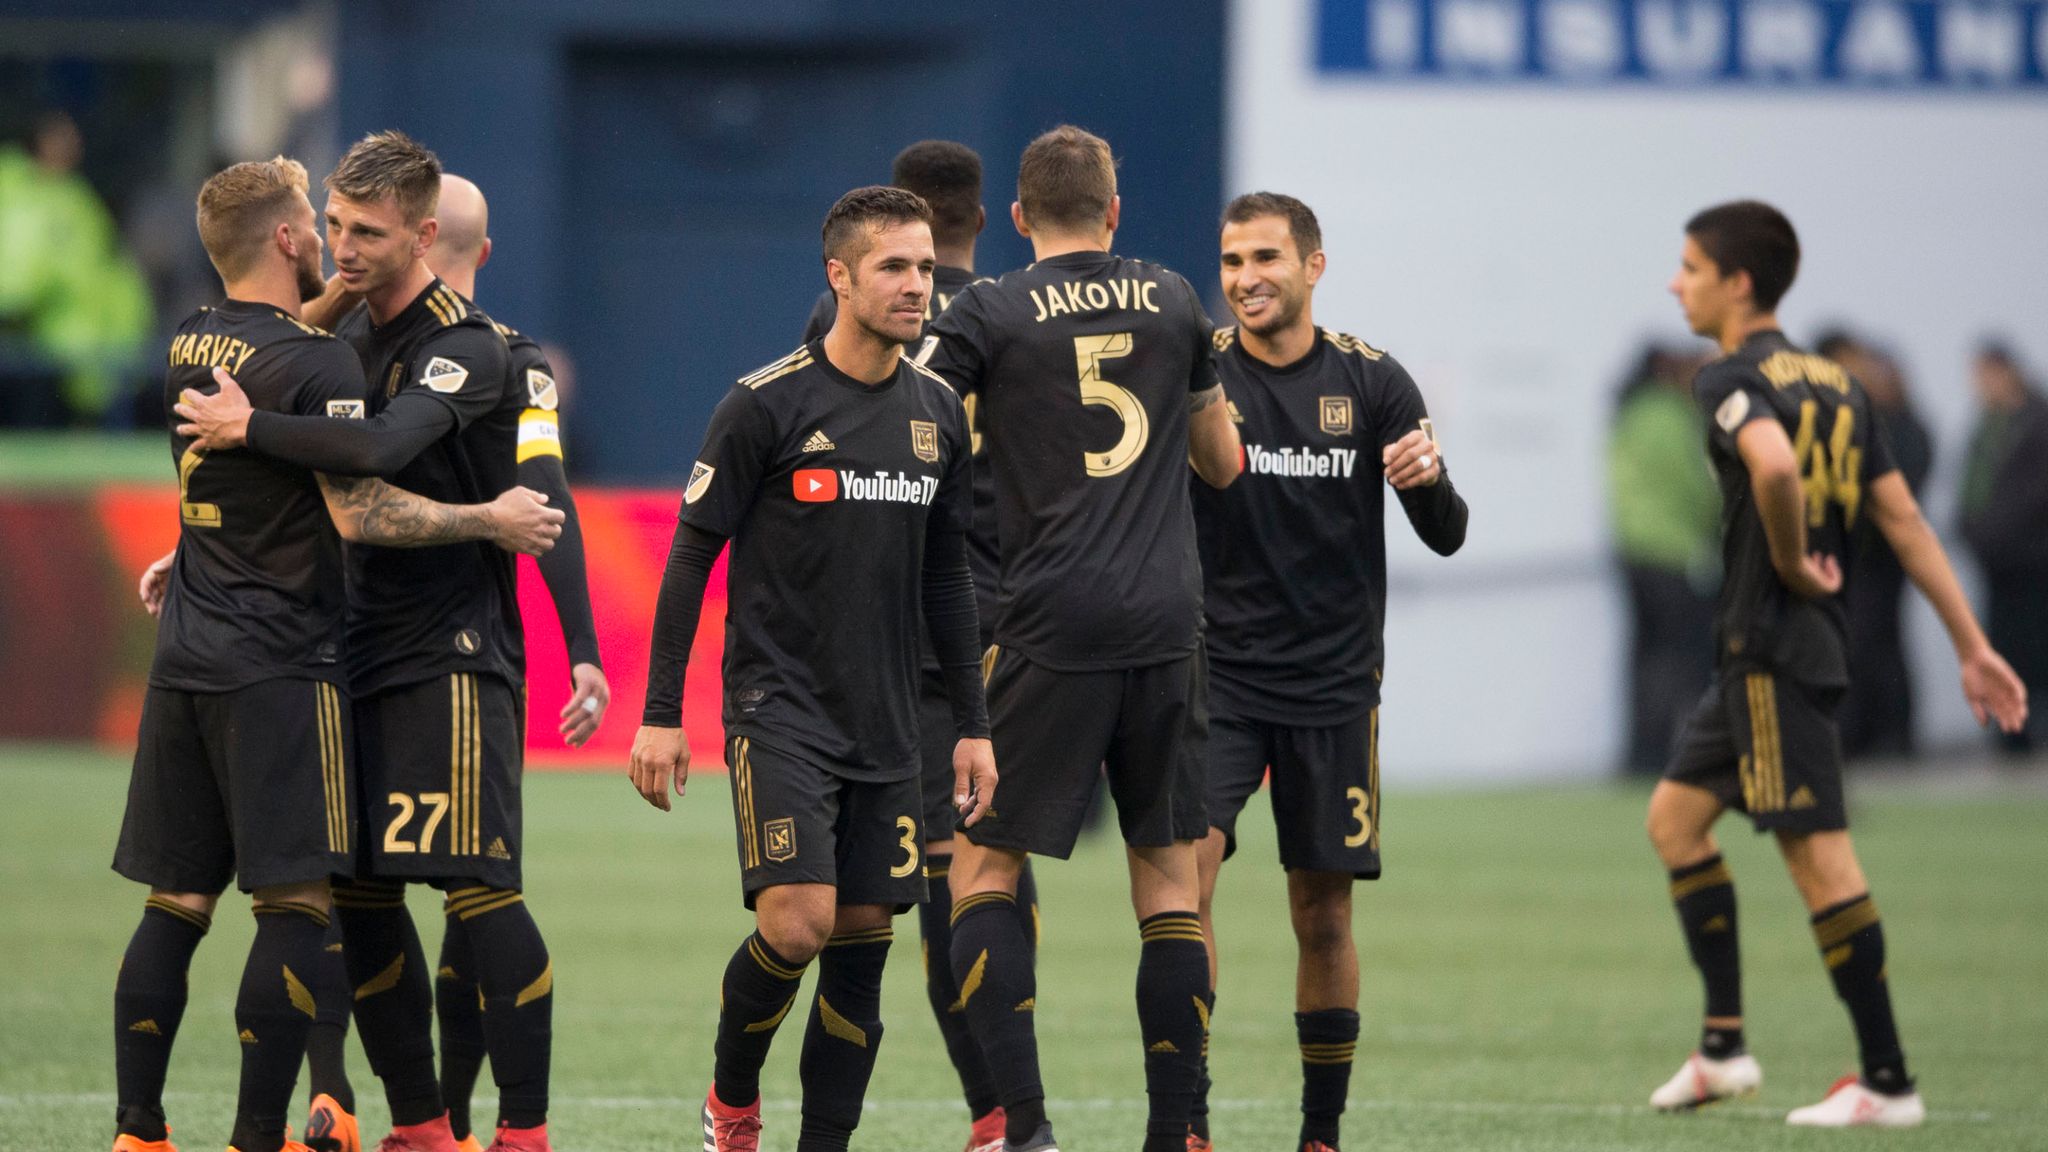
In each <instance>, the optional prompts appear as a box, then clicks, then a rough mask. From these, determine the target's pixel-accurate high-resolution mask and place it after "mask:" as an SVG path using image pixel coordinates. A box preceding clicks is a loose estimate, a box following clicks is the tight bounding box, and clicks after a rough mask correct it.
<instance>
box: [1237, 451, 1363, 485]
mask: <svg viewBox="0 0 2048 1152" xmlns="http://www.w3.org/2000/svg"><path fill="white" fill-rule="evenodd" d="M1357 466H1358V449H1356V448H1325V449H1321V450H1317V449H1314V448H1282V449H1279V450H1278V451H1274V450H1273V449H1270V448H1266V447H1264V446H1262V445H1259V444H1247V445H1245V446H1244V470H1245V471H1246V472H1249V473H1252V474H1253V475H1256V476H1311V477H1318V478H1320V477H1326V476H1327V477H1335V478H1337V479H1340V480H1349V479H1350V478H1351V473H1352V470H1353V469H1354V468H1356V467H1357Z"/></svg>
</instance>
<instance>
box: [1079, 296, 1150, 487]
mask: <svg viewBox="0 0 2048 1152" xmlns="http://www.w3.org/2000/svg"><path fill="white" fill-rule="evenodd" d="M1130 354H1131V334H1130V333H1129V332H1112V333H1110V334H1108V335H1106V336H1076V337H1074V366H1075V368H1076V369H1077V370H1078V371H1079V372H1080V375H1081V404H1082V406H1083V407H1087V406H1091V405H1101V406H1103V407H1106V408H1108V409H1109V410H1110V411H1112V412H1115V413H1116V416H1117V419H1119V420H1121V421H1123V425H1124V431H1123V435H1122V436H1119V437H1118V438H1117V442H1116V444H1115V446H1114V447H1112V448H1110V450H1109V451H1107V452H1084V453H1082V460H1083V461H1084V462H1085V463H1086V464H1087V466H1088V474H1089V475H1090V476H1114V475H1116V474H1117V473H1119V472H1122V471H1123V470H1124V469H1126V468H1129V467H1130V466H1131V465H1132V464H1133V463H1135V462H1136V461H1137V459H1138V454H1139V453H1140V452H1143V451H1144V450H1145V441H1146V440H1147V439H1148V438H1149V437H1150V435H1151V426H1150V424H1149V423H1148V422H1147V420H1146V416H1145V406H1144V405H1143V404H1140V403H1139V402H1138V398H1137V397H1136V396H1134V395H1132V394H1131V391H1130V390H1129V389H1127V388H1121V387H1118V386H1117V385H1115V384H1111V383H1110V382H1109V381H1107V380H1104V379H1103V378H1102V362H1103V361H1105V360H1115V359H1117V358H1119V357H1122V356H1129V355H1130Z"/></svg>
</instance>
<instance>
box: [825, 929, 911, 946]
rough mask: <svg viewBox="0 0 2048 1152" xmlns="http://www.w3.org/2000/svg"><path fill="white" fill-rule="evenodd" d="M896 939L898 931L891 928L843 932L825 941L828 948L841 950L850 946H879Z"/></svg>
mask: <svg viewBox="0 0 2048 1152" xmlns="http://www.w3.org/2000/svg"><path fill="white" fill-rule="evenodd" d="M895 939H896V930H895V929H894V928H890V927H886V926H885V927H881V928H869V929H866V930H864V931H860V932H843V933H841V934H839V935H837V936H834V937H832V938H831V939H829V940H827V941H825V947H827V948H841V947H844V946H846V945H848V944H879V943H888V942H891V941H894V940H895Z"/></svg>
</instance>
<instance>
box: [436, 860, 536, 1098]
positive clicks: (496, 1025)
mask: <svg viewBox="0 0 2048 1152" xmlns="http://www.w3.org/2000/svg"><path fill="white" fill-rule="evenodd" d="M449 907H450V909H451V910H452V911H453V912H454V913H455V918H456V919H457V920H460V921H461V922H462V926H463V928H465V929H466V930H467V931H468V933H469V939H470V944H471V948H472V951H473V952H474V954H475V959H474V960H473V961H472V963H473V964H474V965H475V966H476V979H477V986H478V987H479V988H481V989H483V999H484V1008H483V1024H484V1044H485V1046H486V1048H487V1049H488V1050H489V1051H490V1055H491V1079H492V1081H493V1082H495V1083H496V1084H497V1086H498V1124H499V1126H500V1127H505V1128H537V1127H539V1126H540V1125H542V1124H545V1123H547V1119H548V1068H549V1063H550V1055H551V1053H552V1051H553V1048H554V1016H555V995H554V992H555V966H554V963H553V962H552V961H551V960H550V959H549V958H548V946H547V944H546V942H544V941H543V940H542V939H541V936H540V927H539V926H538V925H536V924H535V923H534V922H533V913H531V912H530V911H528V910H527V907H526V900H525V898H524V897H522V896H521V895H520V894H519V893H518V892H515V891H513V890H511V889H509V888H486V889H483V890H482V891H481V892H480V893H478V894H475V895H470V896H467V897H457V898H456V899H454V900H453V901H451V902H450V905H449Z"/></svg>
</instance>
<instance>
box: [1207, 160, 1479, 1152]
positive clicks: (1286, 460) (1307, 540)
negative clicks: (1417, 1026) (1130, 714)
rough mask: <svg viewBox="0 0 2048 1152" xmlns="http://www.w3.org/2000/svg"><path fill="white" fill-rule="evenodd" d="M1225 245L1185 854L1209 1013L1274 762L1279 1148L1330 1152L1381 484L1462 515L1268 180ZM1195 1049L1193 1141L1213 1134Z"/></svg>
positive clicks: (1369, 838) (1347, 1043)
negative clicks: (1227, 319) (1226, 904)
mask: <svg viewBox="0 0 2048 1152" xmlns="http://www.w3.org/2000/svg"><path fill="white" fill-rule="evenodd" d="M1221 246H1222V280H1223V298H1224V299H1225V300H1226V301H1227V302H1228V303H1229V305H1230V310H1231V312H1232V314H1233V315H1235V317H1236V318H1237V324H1236V326H1235V327H1231V328H1222V329H1218V330H1217V332H1216V372H1217V375H1218V376H1220V377H1221V378H1222V380H1223V388H1224V391H1225V392H1227V393H1228V394H1229V396H1230V412H1231V415H1232V417H1233V419H1235V420H1237V421H1238V435H1239V436H1240V437H1242V438H1243V440H1244V451H1245V461H1246V467H1245V473H1244V475H1243V476H1241V477H1239V478H1238V481H1237V483H1236V484H1233V485H1231V486H1230V487H1229V488H1228V489H1225V490H1224V491H1221V492H1218V491H1215V490H1213V489H1210V488H1208V487H1207V486H1205V485H1192V486H1191V487H1192V489H1193V493H1194V506H1195V527H1196V530H1197V534H1198V536H1199V538H1200V541H1201V549H1202V582H1203V594H1204V595H1203V613H1204V616H1205V617H1206V619H1207V625H1208V626H1207V628H1206V641H1207V645H1208V654H1209V755H1208V763H1209V793H1208V795H1209V801H1208V809H1209V825H1210V827H1209V834H1208V836H1207V838H1205V839H1204V840H1203V841H1202V842H1201V844H1200V846H1199V848H1198V850H1197V856H1198V859H1199V861H1200V864H1201V883H1202V904H1201V913H1202V934H1203V935H1204V936H1205V937H1206V938H1207V939H1208V944H1209V973H1210V1009H1211V1011H1212V1012H1213V1011H1214V1009H1215V1000H1214V996H1215V991H1214V990H1215V979H1216V972H1217V955H1216V951H1217V950H1216V932H1215V926H1214V921H1213V919H1212V917H1211V912H1210V908H1211V902H1212V899H1213V897H1214V895H1215V892H1216V875H1217V872H1218V870H1219V869H1220V868H1221V867H1222V865H1223V861H1224V860H1225V859H1227V858H1228V857H1229V856H1230V855H1231V853H1232V852H1233V851H1234V850H1235V848H1236V834H1235V833H1236V824H1237V816H1238V813H1239V812H1241V811H1243V809H1244V805H1245V801H1246V800H1247V799H1248V798H1249V797H1250V796H1251V794H1252V793H1253V792H1255V791H1257V790H1258V787H1259V782H1260V781H1261V780H1263V779H1265V778H1266V773H1267V768H1268V766H1269V765H1270V766H1271V769H1272V787H1273V794H1272V799H1273V821H1274V823H1275V825H1277V827H1278V829H1279V833H1280V837H1279V839H1280V864H1281V867H1283V868H1285V869H1286V870H1287V902H1288V911H1289V914H1290V916H1291V918H1292V920H1293V923H1294V937H1295V944H1296V947H1297V949H1298V950H1299V961H1298V964H1297V966H1296V969H1295V992H1294V995H1295V1015H1294V1027H1295V1033H1296V1037H1297V1039H1298V1040H1299V1043H1300V1049H1301V1077H1302V1088H1301V1113H1302V1124H1301V1133H1300V1135H1299V1137H1298V1138H1297V1145H1298V1147H1300V1148H1301V1149H1302V1150H1303V1152H1336V1148H1337V1136H1338V1118H1339V1117H1340V1116H1341V1115H1342V1113H1343V1111H1344V1098H1345V1094H1346V1091H1347V1089H1348V1086H1349V1084H1350V1079H1351V1057H1352V1050H1353V1048H1354V1047H1355V1046H1356V1044H1357V1042H1358V953H1357V950H1356V949H1355V948H1354V946H1353V944H1352V937H1351V887H1352V881H1353V880H1354V879H1358V880H1373V879H1377V878H1378V877H1379V875H1380V790H1379V783H1380V780H1379V775H1380V774H1379V692H1380V669H1381V656H1382V640H1381V629H1382V627H1383V625H1384V622H1385V619H1386V604H1387V557H1386V536H1385V525H1384V513H1385V502H1386V500H1385V495H1384V492H1385V485H1388V484H1391V485H1392V486H1393V488H1394V494H1395V496H1396V498H1398V499H1399V501H1400V503H1401V510H1402V511H1403V512H1405V513H1406V514H1407V516H1408V523H1409V525H1410V526H1411V527H1413V528H1414V530H1415V534H1416V536H1418V537H1419V538H1420V539H1421V540H1422V542H1423V543H1424V544H1426V545H1428V546H1429V548H1430V549H1431V550H1432V551H1434V552H1436V553H1437V554H1438V555H1442V556H1449V555H1450V554H1452V553H1453V552H1456V551H1457V550H1458V548H1459V547H1460V546H1461V545H1463V544H1464V542H1465V526H1466V521H1467V517H1468V513H1467V510H1466V507H1465V501H1464V500H1463V499H1462V498H1461V497H1460V496H1459V495H1458V493H1457V492H1456V491H1455V490H1454V489H1453V488H1452V487H1451V481H1450V477H1449V476H1448V475H1446V474H1445V472H1444V465H1443V454H1442V452H1441V451H1440V450H1439V449H1438V447H1437V443H1436V437H1435V434H1434V432H1433V430H1432V425H1431V424H1430V420H1429V411H1428V409H1426V408H1425V407H1424V406H1423V402H1422V393H1421V392H1420V390H1418V389H1417V388H1416V386H1415V381H1414V380H1412V379H1410V378H1409V376H1408V372H1407V370H1406V369H1405V368H1403V367H1401V365H1400V364H1399V363H1398V362H1396V361H1395V360H1394V358H1393V357H1392V356H1389V355H1387V354H1386V353H1384V352H1381V351H1379V350H1378V349H1376V348H1373V347H1372V346H1370V345H1368V344H1366V343H1365V342H1364V341H1362V340H1359V339H1356V338H1354V337H1351V336H1346V335H1344V334H1342V333H1339V332H1334V331H1331V330H1330V329H1327V328H1318V327H1317V326H1316V323H1315V319H1314V317H1313V315H1312V305H1313V297H1314V293H1315V287H1316V282H1317V281H1318V280H1320V279H1321V278H1322V275H1323V270H1324V267H1325V264H1326V260H1325V257H1324V255H1323V252H1322V229H1321V227H1320V226H1319V225H1318V224H1317V222H1316V216H1315V213H1314V212H1312V211H1310V210H1309V207H1308V205H1306V204H1304V203H1302V202H1301V201H1300V200H1297V199H1295V198H1294V197H1292V196H1283V195H1279V194H1276V193H1271V192H1254V193H1251V194H1249V195H1245V196H1240V197H1238V198H1237V199H1235V200H1233V201H1231V202H1230V205H1229V206H1228V207H1227V208H1225V209H1224V212H1223V227H1222V238H1221ZM1361 457H1364V459H1362V460H1361V459H1360V458H1361ZM1374 463H1377V464H1378V465H1379V467H1377V468H1375V467H1373V464H1374ZM1204 1064H1205V1066H1204V1069H1203V1076H1202V1089H1201V1090H1202V1097H1201V1098H1200V1099H1198V1100H1197V1104H1196V1109H1195V1115H1194V1118H1193V1125H1192V1129H1191V1132H1190V1138H1189V1140H1188V1147H1189V1148H1190V1149H1206V1148H1207V1147H1208V1146H1209V1132H1208V1115H1207V1111H1208V1110H1207V1107H1206V1097H1207V1093H1208V1085H1209V1078H1208V1070H1207V1067H1206V1061H1205V1062H1204Z"/></svg>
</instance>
